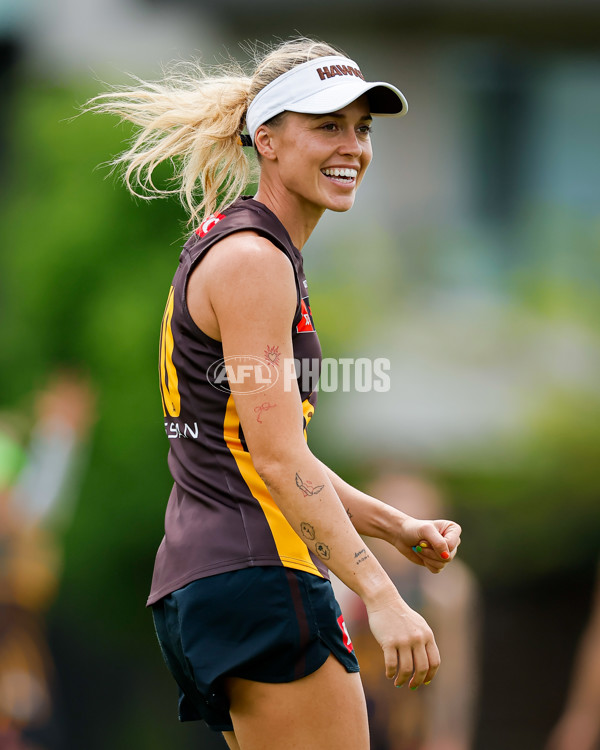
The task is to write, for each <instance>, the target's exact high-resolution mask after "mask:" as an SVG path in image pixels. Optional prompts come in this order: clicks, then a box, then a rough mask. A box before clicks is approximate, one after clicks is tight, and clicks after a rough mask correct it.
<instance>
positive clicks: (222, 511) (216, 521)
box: [148, 198, 327, 604]
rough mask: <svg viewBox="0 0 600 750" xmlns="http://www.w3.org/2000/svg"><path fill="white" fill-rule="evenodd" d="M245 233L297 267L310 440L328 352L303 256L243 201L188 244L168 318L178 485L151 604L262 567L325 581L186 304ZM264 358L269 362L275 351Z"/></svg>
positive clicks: (259, 209) (165, 368)
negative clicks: (208, 269) (202, 271)
mask: <svg viewBox="0 0 600 750" xmlns="http://www.w3.org/2000/svg"><path fill="white" fill-rule="evenodd" d="M247 230H252V231H254V232H257V233H258V234H260V235H261V236H263V237H266V238H267V239H269V240H270V241H271V242H272V243H273V244H274V245H275V246H276V247H278V248H279V249H280V250H281V251H282V252H283V253H285V255H286V256H287V257H288V258H289V260H290V262H291V264H292V266H293V269H294V275H295V279H296V289H297V305H296V312H295V316H294V319H293V322H292V332H291V333H292V344H293V351H294V359H295V360H296V361H297V363H299V364H297V370H296V375H297V378H298V388H299V391H300V398H301V399H302V407H303V409H302V410H303V415H304V417H303V418H304V425H303V427H304V431H305V435H306V427H307V425H308V423H309V422H310V419H311V417H312V416H313V414H314V410H315V406H316V401H317V394H316V391H315V388H316V384H317V381H318V377H319V371H320V363H321V347H320V344H319V338H318V336H317V333H316V331H315V327H314V323H313V319H312V314H311V311H310V305H309V300H308V290H307V284H306V278H305V276H304V271H303V268H302V255H301V254H300V252H299V251H298V250H297V248H296V247H294V245H293V244H292V241H291V239H290V237H289V235H288V233H287V231H286V229H285V228H284V226H283V225H282V224H281V222H280V221H279V219H278V218H277V217H276V216H275V214H273V213H272V212H271V211H270V210H269V209H268V208H267V207H266V206H264V205H263V204H262V203H259V202H258V201H255V200H253V199H252V198H240V199H239V200H238V201H236V202H235V203H234V204H233V205H232V206H230V207H229V208H227V209H225V210H224V211H223V212H222V213H220V214H216V215H213V216H211V217H209V218H208V219H205V220H204V221H203V222H202V224H201V225H200V227H199V228H198V229H197V230H196V232H195V233H194V234H193V235H192V237H191V238H190V239H189V240H188V241H187V243H186V244H185V246H184V248H183V251H182V253H181V257H180V260H179V267H178V269H177V271H176V273H175V276H174V278H173V283H172V286H171V289H170V292H169V296H168V300H167V306H166V309H165V314H164V317H163V321H162V326H161V337H160V362H159V370H160V389H161V396H162V402H163V412H164V419H165V422H164V424H165V430H166V433H167V437H168V438H169V441H170V449H169V468H170V470H171V474H172V476H173V479H174V485H173V489H172V491H171V495H170V497H169V502H168V505H167V511H166V517H165V536H164V538H163V540H162V542H161V544H160V547H159V549H158V553H157V556H156V563H155V567H154V576H153V579H152V587H151V592H150V596H149V598H148V604H153V603H154V602H156V601H157V600H158V599H160V598H161V597H163V596H165V595H167V594H169V593H171V592H172V591H175V590H176V589H178V588H181V587H182V586H184V585H185V584H186V583H189V582H191V581H193V580H195V579H198V578H203V577H205V576H211V575H215V574H217V573H224V572H226V571H230V570H237V569H239V568H246V567H250V566H256V565H279V566H284V567H289V568H296V569H297V570H303V571H307V572H309V573H313V574H314V575H318V576H323V577H327V569H326V568H325V567H324V565H323V563H322V562H321V561H320V560H319V559H318V558H317V557H316V556H315V555H314V554H313V553H312V552H311V551H310V550H309V549H308V547H307V546H306V544H305V543H304V542H303V541H302V539H301V538H300V536H298V534H297V533H296V532H295V531H294V530H293V529H292V527H291V526H290V524H289V523H288V522H287V520H286V519H285V517H284V516H283V514H282V513H281V511H280V510H279V508H278V507H277V505H276V503H275V502H274V500H273V498H272V497H271V495H270V494H269V491H268V490H267V488H266V486H265V484H264V482H263V481H262V479H261V478H260V476H259V475H258V473H257V472H256V470H255V468H254V465H253V463H252V457H251V455H250V453H249V452H248V448H247V446H246V441H245V439H244V433H243V431H242V427H241V425H240V421H239V418H238V414H237V411H236V407H235V401H234V397H233V395H232V393H231V391H232V390H233V391H234V392H235V387H234V385H233V383H232V382H229V381H230V380H232V375H231V372H232V370H231V369H228V368H227V367H226V366H225V365H226V364H227V363H226V362H224V360H223V347H222V346H221V342H219V341H216V340H215V339H212V338H211V337H210V336H207V335H206V334H205V333H204V332H203V331H201V330H200V329H199V328H198V326H196V324H195V323H194V321H193V320H192V318H191V315H190V313H189V310H188V308H187V303H186V288H187V282H188V279H189V277H190V274H191V273H192V271H193V270H194V268H195V267H196V266H197V265H198V263H199V262H200V261H201V260H202V258H203V257H204V256H205V254H206V253H207V252H208V251H209V250H210V249H211V247H213V245H215V244H216V243H217V242H219V240H221V239H223V238H224V237H227V236H229V235H230V234H233V233H234V232H241V231H247ZM265 355H266V358H267V359H268V355H269V353H268V352H265ZM265 366H266V367H267V369H268V364H266V365H265ZM298 368H299V371H298ZM267 375H268V373H267ZM267 403H268V402H267ZM259 416H260V415H259Z"/></svg>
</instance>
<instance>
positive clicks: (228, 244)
mask: <svg viewBox="0 0 600 750" xmlns="http://www.w3.org/2000/svg"><path fill="white" fill-rule="evenodd" d="M201 265H202V266H203V274H205V275H206V276H207V277H209V278H211V280H215V279H216V278H219V277H222V276H224V277H226V278H227V280H228V282H229V283H231V282H232V281H234V280H235V279H236V278H239V279H241V280H244V279H246V280H247V279H248V275H250V276H251V277H252V278H254V279H257V278H259V277H261V276H266V277H271V278H272V277H273V274H276V275H277V276H280V275H281V276H282V277H286V276H289V277H290V278H292V279H293V268H292V264H291V263H290V260H289V258H288V257H287V256H286V255H285V253H283V252H282V251H281V250H280V249H279V248H278V247H276V246H275V245H274V244H273V243H272V242H271V241H270V240H268V239H267V238H266V237H261V236H260V235H259V234H256V232H251V231H246V232H236V233H235V234H232V235H229V237H225V238H224V239H222V240H221V241H220V242H218V243H217V244H216V245H215V246H214V247H213V248H211V251H210V252H209V253H208V254H207V256H206V258H205V259H204V260H203V261H202V264H201Z"/></svg>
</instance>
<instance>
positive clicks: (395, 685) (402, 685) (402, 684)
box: [395, 683, 404, 687]
mask: <svg viewBox="0 0 600 750" xmlns="http://www.w3.org/2000/svg"><path fill="white" fill-rule="evenodd" d="M395 687H404V683H402V685H395Z"/></svg>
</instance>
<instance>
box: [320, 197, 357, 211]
mask: <svg viewBox="0 0 600 750" xmlns="http://www.w3.org/2000/svg"><path fill="white" fill-rule="evenodd" d="M353 205H354V198H352V200H347V201H343V202H339V203H333V204H331V205H329V206H327V209H328V210H329V211H335V212H336V213H338V214H343V213H344V212H345V211H349V210H350V209H351V208H352V206H353Z"/></svg>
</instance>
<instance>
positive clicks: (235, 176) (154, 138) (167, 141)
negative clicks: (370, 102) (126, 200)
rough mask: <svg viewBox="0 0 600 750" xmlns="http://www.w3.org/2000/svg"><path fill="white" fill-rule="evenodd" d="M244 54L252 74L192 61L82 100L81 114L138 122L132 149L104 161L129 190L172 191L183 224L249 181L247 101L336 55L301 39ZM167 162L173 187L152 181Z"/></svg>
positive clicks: (226, 201) (150, 194)
mask: <svg viewBox="0 0 600 750" xmlns="http://www.w3.org/2000/svg"><path fill="white" fill-rule="evenodd" d="M261 50H262V54H261V53H260V52H261ZM250 52H251V54H252V55H253V57H254V71H253V72H252V75H250V76H248V75H246V74H245V73H244V70H243V68H242V66H240V65H239V64H238V63H235V62H230V63H228V64H227V65H222V66H218V67H215V68H212V69H210V70H206V69H204V68H202V67H201V66H200V65H199V64H198V63H197V62H192V63H188V64H187V65H184V66H181V65H179V66H176V67H175V68H173V69H172V70H171V72H170V73H168V74H167V75H166V76H165V78H164V79H163V80H162V81H155V82H146V81H143V80H141V79H139V78H137V77H134V81H135V82H136V83H137V85H136V86H134V87H133V88H130V87H127V86H123V87H115V88H113V89H112V90H111V91H109V92H107V93H105V94H100V95H99V96H96V97H94V98H93V99H91V100H90V101H89V102H88V103H87V105H86V108H85V111H91V112H106V113H109V114H114V115H118V116H119V117H120V118H121V120H122V121H128V122H131V123H133V125H135V126H136V127H137V131H136V134H135V135H134V137H133V139H132V142H131V144H130V147H129V148H128V149H127V150H126V151H124V152H123V153H122V154H120V155H119V156H117V157H116V158H115V159H113V160H112V161H111V162H110V164H111V165H112V166H113V167H114V168H122V169H123V178H124V181H125V184H126V185H127V188H128V189H129V191H130V192H131V193H132V194H133V195H136V196H139V197H141V198H145V199H151V198H159V197H164V196H167V195H173V194H178V195H179V197H180V200H181V202H182V204H183V205H184V207H185V208H186V209H187V211H188V214H189V222H188V223H194V222H197V221H198V220H199V219H201V218H204V217H206V216H209V215H210V214H213V213H215V212H217V211H219V210H221V209H224V208H225V207H226V206H228V205H231V203H233V202H234V201H235V200H236V199H237V198H238V197H239V196H240V195H241V194H242V192H243V191H244V189H245V188H246V186H247V185H248V183H249V182H250V181H251V179H252V169H251V165H250V160H249V157H248V155H247V153H246V152H245V151H244V149H243V148H242V145H241V141H240V134H241V133H242V131H243V129H244V126H245V118H246V113H247V111H248V106H249V104H250V102H252V100H253V99H254V97H255V96H256V95H257V94H258V92H259V91H260V90H261V89H263V88H264V87H265V86H266V85H267V84H269V83H271V81H273V80H275V78H277V77H278V76H280V75H282V74H283V73H286V72H287V71H288V70H291V69H292V68H294V67H295V66H296V65H300V64H302V63H304V62H307V61H308V60H313V59H315V58H318V57H326V56H328V55H338V54H340V51H339V50H337V49H335V48H334V47H331V46H330V45H328V44H325V43H322V42H318V41H315V40H313V39H307V38H304V37H302V38H299V39H292V40H290V41H287V42H283V43H281V44H279V45H277V46H276V47H273V48H269V47H265V46H264V45H261V46H260V47H259V46H258V45H255V46H254V48H252V49H251V50H250ZM277 117H278V116H277ZM276 119H277V118H272V120H271V122H272V123H273V124H275V121H276ZM165 161H170V162H171V164H172V165H173V168H174V174H173V176H172V177H171V178H170V179H171V180H172V181H173V182H174V183H175V185H176V186H175V187H174V188H173V189H164V188H160V187H157V186H156V185H155V184H154V180H153V176H154V170H155V169H156V167H157V166H158V165H159V164H161V163H162V162H165Z"/></svg>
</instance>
